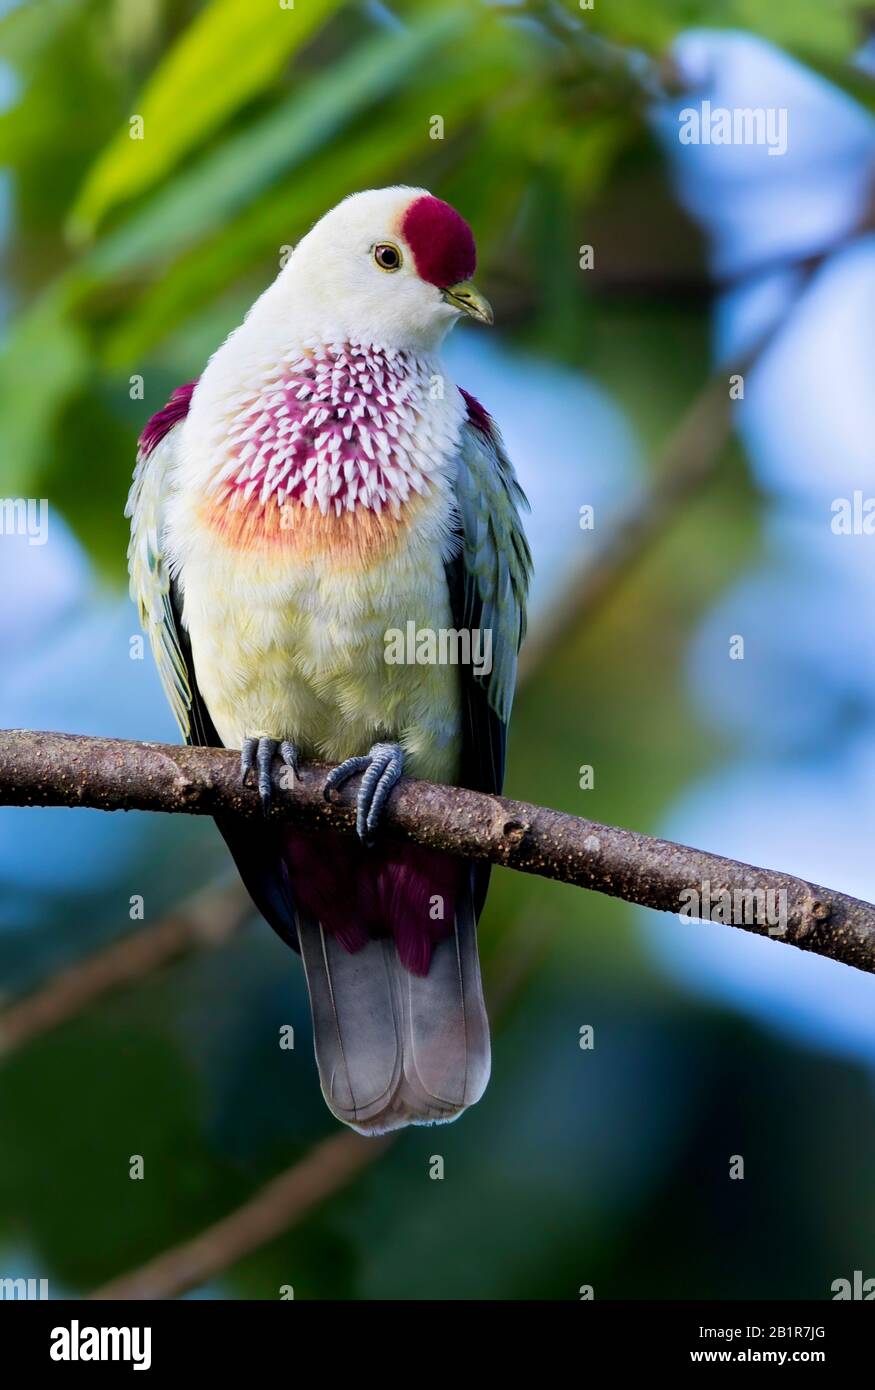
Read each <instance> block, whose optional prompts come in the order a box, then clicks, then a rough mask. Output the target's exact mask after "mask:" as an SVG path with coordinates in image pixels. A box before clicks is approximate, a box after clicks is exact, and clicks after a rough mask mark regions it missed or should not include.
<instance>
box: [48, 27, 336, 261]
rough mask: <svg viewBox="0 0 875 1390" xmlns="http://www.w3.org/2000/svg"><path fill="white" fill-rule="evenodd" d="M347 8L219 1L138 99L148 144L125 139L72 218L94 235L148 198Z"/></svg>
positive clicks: (120, 137) (115, 144)
mask: <svg viewBox="0 0 875 1390" xmlns="http://www.w3.org/2000/svg"><path fill="white" fill-rule="evenodd" d="M339 4H340V0H299V3H298V4H297V5H294V6H293V7H292V8H284V7H282V6H281V5H280V4H279V0H212V3H211V4H208V5H207V6H206V7H205V8H204V9H203V10H202V11H201V12H200V14H198V15H197V16H196V18H195V19H194V20H193V21H192V23H191V24H190V25H189V26H188V28H186V29H185V30H184V32H183V33H182V35H181V36H180V38H179V40H178V41H177V43H176V45H175V46H174V47H173V48H172V49H171V51H170V53H169V54H168V55H167V57H166V58H165V59H164V61H163V62H162V63H161V65H160V67H159V68H158V70H157V72H155V74H154V75H153V77H152V79H151V81H150V82H149V83H148V85H147V86H146V88H145V90H144V91H143V92H141V94H140V96H139V97H138V98H137V100H136V103H135V106H134V112H133V113H132V114H136V115H137V116H140V117H141V118H142V122H143V138H142V139H133V138H132V136H131V130H130V128H127V127H126V128H124V129H122V130H120V131H119V133H118V134H117V135H116V137H115V139H114V140H113V141H112V142H111V144H110V145H109V146H108V147H107V148H106V149H105V150H104V151H103V153H102V154H101V155H100V157H99V159H98V160H97V163H96V164H95V165H94V166H93V168H92V169H91V172H90V173H89V175H88V177H87V178H86V180H85V183H84V186H83V188H82V191H81V193H80V195H79V197H78V199H77V200H76V203H75V206H74V208H73V212H72V214H71V232H72V234H73V235H74V237H76V238H79V239H81V238H83V237H85V236H88V235H90V234H91V233H92V232H93V231H94V229H95V227H96V226H97V224H98V223H99V222H100V221H101V220H102V219H103V218H104V217H105V216H106V214H107V213H108V212H109V211H110V210H111V209H112V208H114V207H116V206H117V205H118V204H119V203H121V202H124V201H125V200H126V199H128V198H131V197H132V196H133V195H135V194H138V193H142V192H143V191H144V190H145V189H147V188H149V187H151V186H152V185H153V184H154V183H156V182H157V180H159V179H161V178H163V177H164V175H166V174H167V173H168V171H169V170H171V169H173V168H174V167H175V165H177V164H178V163H179V161H180V159H182V157H183V156H184V155H186V154H187V153H188V152H189V151H191V150H192V149H194V148H196V147H197V146H198V145H199V144H200V143H201V142H202V141H203V140H204V138H205V137H206V136H208V135H209V134H210V133H211V132H212V131H214V130H216V129H217V128H218V127H219V126H220V125H222V123H223V122H224V121H226V120H227V119H228V117H229V116H231V115H232V114H233V113H234V112H235V111H237V110H239V109H240V107H241V106H243V105H244V103H245V102H247V101H248V100H250V98H252V97H253V96H256V95H258V94H260V93H262V92H263V91H264V89H265V88H266V87H267V86H269V84H270V83H271V82H272V81H273V80H274V79H275V78H276V77H277V75H278V74H279V73H280V71H281V70H282V67H283V65H284V64H285V63H286V61H287V60H288V58H289V56H290V55H291V54H293V53H294V52H295V51H296V49H298V48H300V47H301V45H302V44H303V43H304V42H305V41H306V40H307V39H308V38H309V37H310V35H311V34H312V33H313V31H314V30H315V29H316V27H317V26H318V25H319V24H320V23H321V22H322V21H323V20H324V19H325V18H326V17H327V16H328V15H329V14H331V12H332V11H333V10H335V9H337V8H338V6H339Z"/></svg>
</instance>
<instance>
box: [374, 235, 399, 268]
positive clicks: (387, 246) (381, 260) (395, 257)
mask: <svg viewBox="0 0 875 1390" xmlns="http://www.w3.org/2000/svg"><path fill="white" fill-rule="evenodd" d="M374 260H375V261H376V262H377V265H378V266H379V267H380V269H381V270H399V269H400V267H401V252H400V251H399V250H398V247H397V246H394V245H393V244H392V242H391V241H381V242H380V243H379V244H378V245H377V246H375V247H374Z"/></svg>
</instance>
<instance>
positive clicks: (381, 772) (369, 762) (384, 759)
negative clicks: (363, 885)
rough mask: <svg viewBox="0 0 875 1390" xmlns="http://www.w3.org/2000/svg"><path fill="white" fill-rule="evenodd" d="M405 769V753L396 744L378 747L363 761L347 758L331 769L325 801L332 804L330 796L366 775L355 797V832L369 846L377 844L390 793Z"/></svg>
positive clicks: (375, 746) (327, 780) (378, 744)
mask: <svg viewBox="0 0 875 1390" xmlns="http://www.w3.org/2000/svg"><path fill="white" fill-rule="evenodd" d="M403 768H404V750H403V749H402V748H401V746H400V744H397V743H375V744H374V746H373V748H371V749H369V750H368V752H367V754H366V755H365V756H364V757H359V758H347V760H346V762H343V763H340V764H339V765H338V766H337V767H335V768H332V770H331V772H329V774H328V777H327V779H326V782H325V800H326V801H330V799H331V793H332V792H333V791H336V789H337V788H338V787H342V786H343V784H344V782H348V781H349V779H350V777H354V776H355V774H356V773H357V772H361V773H363V774H364V775H363V777H362V781H361V786H360V787H359V790H358V796H357V797H356V808H355V828H356V833H357V834H358V837H359V839H360V840H361V841H362V842H363V843H364V844H366V845H371V844H373V842H374V836H375V834H376V831H377V827H378V825H379V823H380V817H381V816H382V814H383V810H384V808H385V805H386V802H387V801H388V799H389V793H390V792H391V791H392V788H393V787H394V786H395V784H396V782H398V781H399V780H400V778H401V774H402V771H403Z"/></svg>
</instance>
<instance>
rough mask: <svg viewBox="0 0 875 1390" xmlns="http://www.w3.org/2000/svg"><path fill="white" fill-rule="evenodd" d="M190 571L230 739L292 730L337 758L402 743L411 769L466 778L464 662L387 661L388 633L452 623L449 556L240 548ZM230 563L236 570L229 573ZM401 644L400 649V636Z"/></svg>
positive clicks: (203, 658) (208, 668) (203, 654)
mask: <svg viewBox="0 0 875 1390" xmlns="http://www.w3.org/2000/svg"><path fill="white" fill-rule="evenodd" d="M218 569H219V573H218V575H217V560H216V557H215V555H213V556H212V557H211V562H210V565H209V568H208V569H204V570H203V572H199V567H198V566H197V565H193V566H191V567H190V568H189V570H188V572H187V574H186V581H185V617H186V622H187V626H188V629H189V636H190V638H191V643H192V655H193V658H194V667H195V673H196V677H197V682H198V686H199V688H200V691H201V694H202V696H203V698H204V700H205V702H206V705H207V708H208V710H209V712H210V715H211V717H212V719H213V722H214V724H215V726H216V729H217V731H218V733H219V736H220V737H221V739H222V741H223V743H224V744H225V745H226V746H228V747H232V748H239V747H240V745H241V743H242V740H243V739H244V737H251V736H259V737H261V736H265V737H269V738H275V739H289V740H291V741H292V742H294V743H296V744H297V745H298V746H299V747H300V749H301V751H302V753H303V754H304V756H305V757H307V756H309V757H315V758H322V759H325V760H327V761H331V762H337V761H340V760H342V759H343V758H346V757H350V756H352V755H354V754H360V753H364V752H366V751H367V749H368V748H369V747H370V746H371V744H372V743H374V742H376V741H379V740H388V741H393V742H399V743H400V744H401V745H402V746H403V748H404V749H405V752H406V755H407V756H406V760H405V761H406V770H407V771H408V772H409V773H410V775H411V776H416V777H424V778H428V779H430V780H435V781H444V782H452V781H455V780H456V779H457V777H458V758H459V744H460V733H459V729H460V698H459V668H458V667H457V666H454V665H450V664H446V663H445V664H440V663H435V664H428V663H426V664H416V663H408V662H406V661H401V662H400V663H399V662H397V661H395V662H388V661H387V660H386V656H387V642H386V634H387V632H390V631H391V630H393V629H396V630H401V631H402V632H403V631H406V629H407V624H408V623H409V622H411V621H412V622H413V623H415V624H416V627H417V628H418V629H424V628H428V629H433V630H440V629H441V628H443V629H449V628H451V627H452V617H451V613H450V605H449V595H448V592H447V588H446V582H445V578H444V571H443V563H442V561H441V559H440V556H439V555H436V554H433V553H432V554H422V553H419V554H416V555H415V556H413V555H410V556H407V557H406V558H405V559H404V560H395V561H393V562H392V564H391V565H388V566H385V567H381V568H380V570H379V573H375V572H370V573H365V574H357V575H350V574H348V573H347V574H345V575H337V574H335V573H333V572H332V568H331V565H330V564H329V563H328V562H326V561H322V562H316V563H312V564H310V565H307V566H306V567H301V568H300V570H297V571H295V572H292V573H290V572H288V571H287V570H286V569H285V568H281V567H280V566H278V565H277V564H274V563H262V562H258V561H256V560H253V559H243V560H241V557H240V556H239V555H238V556H233V555H231V554H229V556H228V558H227V561H226V562H225V561H220V562H218ZM222 571H225V573H224V575H223V574H222ZM389 651H390V654H392V655H395V656H397V654H398V653H397V645H396V648H395V649H394V650H393V648H392V647H390V648H389Z"/></svg>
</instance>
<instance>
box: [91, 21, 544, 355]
mask: <svg viewBox="0 0 875 1390" xmlns="http://www.w3.org/2000/svg"><path fill="white" fill-rule="evenodd" d="M526 64H527V58H526V54H525V52H524V50H522V49H521V48H520V47H519V46H518V45H517V44H516V43H515V42H512V43H508V44H504V45H502V46H500V47H498V46H493V47H491V48H487V47H485V46H483V45H474V44H465V45H454V47H453V52H452V54H446V55H441V56H439V57H438V58H437V59H435V60H433V61H430V62H429V63H428V65H427V68H426V70H425V71H424V72H422V73H421V75H420V76H419V78H418V79H417V81H416V83H415V84H414V85H413V86H412V87H411V86H410V85H405V86H404V88H403V89H402V90H401V91H400V92H399V93H398V95H397V96H396V97H395V98H393V99H392V100H391V101H389V102H387V103H384V104H383V105H382V106H381V107H380V108H379V110H377V111H374V112H372V113H371V115H370V116H369V119H368V120H367V121H363V122H359V123H358V124H357V125H356V127H355V129H354V130H352V131H349V132H347V133H346V134H345V136H344V138H343V139H342V140H340V141H335V142H332V143H331V144H330V145H329V146H328V147H327V148H322V149H320V150H319V151H318V153H316V154H315V155H313V156H312V157H311V158H310V159H308V160H307V161H305V163H304V164H303V165H302V166H301V167H300V169H299V170H298V171H297V173H296V176H295V179H294V181H291V180H284V181H281V182H280V183H279V184H278V185H277V186H276V187H272V188H270V189H269V190H268V191H267V192H265V193H264V194H263V195H262V197H261V198H259V199H257V200H256V201H255V202H253V203H251V204H249V205H248V206H246V207H245V208H244V209H243V210H242V211H241V212H240V213H239V214H238V215H237V217H236V218H235V219H234V220H233V221H232V222H230V223H227V222H226V223H224V224H223V225H221V227H220V228H219V229H218V230H217V231H216V232H215V233H214V235H213V236H211V237H209V238H208V239H207V240H205V241H203V242H201V243H200V244H199V245H198V246H197V247H196V248H195V249H194V250H191V251H189V252H187V253H186V254H184V255H183V256H181V257H180V258H179V259H178V260H177V261H176V262H175V264H174V265H173V266H171V267H170V268H169V269H168V270H166V271H165V272H164V273H162V274H161V276H160V278H158V279H157V280H156V281H155V282H154V283H150V284H148V285H147V286H146V287H145V288H144V290H143V293H142V295H141V297H140V300H139V302H138V303H137V304H135V305H134V306H133V307H132V308H131V309H130V311H129V312H127V313H126V314H124V315H123V317H122V318H121V320H120V322H119V323H118V326H117V327H116V328H113V329H111V330H110V332H109V334H108V336H107V337H106V338H105V340H104V345H103V350H102V354H101V355H102V358H103V361H104V363H105V364H106V365H108V366H109V367H110V368H112V369H116V370H120V369H123V368H126V367H129V366H131V365H133V364H136V363H138V362H140V361H142V358H143V356H144V354H146V353H148V352H149V351H150V349H152V348H153V347H154V346H155V344H156V343H157V342H161V341H162V340H164V339H166V336H167V335H168V334H170V333H172V332H173V331H174V329H175V328H176V327H177V326H178V325H179V324H180V323H182V322H184V321H185V320H186V319H187V318H188V317H189V316H190V315H191V314H192V312H194V311H196V310H197V309H198V308H199V307H200V306H201V305H203V304H205V303H207V302H208V301H209V300H210V299H211V298H212V297H213V296H220V295H223V294H224V292H225V290H226V289H227V287H228V284H229V282H234V281H235V280H237V279H239V277H240V276H241V275H245V274H247V273H248V272H250V271H252V270H253V268H254V269H255V271H256V273H257V274H258V276H259V277H261V276H263V273H264V268H265V263H267V268H268V270H269V265H270V263H272V264H273V265H274V266H275V267H276V268H277V269H278V268H279V267H278V262H277V257H278V255H279V252H280V248H281V247H282V246H284V245H288V244H290V243H294V242H295V241H296V240H297V238H298V237H299V236H300V235H302V234H303V232H305V231H306V230H307V228H308V227H309V226H310V225H312V223H313V222H314V221H315V220H316V218H317V217H319V216H321V215H322V213H324V212H325V211H326V210H327V209H328V208H330V207H332V206H333V204H334V203H336V202H338V201H339V200H340V199H341V198H342V197H344V196H345V194H347V193H349V191H350V177H351V174H350V171H351V170H355V178H356V180H357V182H358V185H359V186H367V187H378V186H379V185H380V184H382V183H387V182H391V181H392V180H393V178H395V177H397V176H398V175H399V174H403V175H404V176H405V177H408V176H409V175H410V172H411V164H412V163H413V162H414V161H415V160H417V158H419V159H425V158H427V157H429V156H434V155H435V154H436V152H437V150H438V148H439V144H438V143H437V142H434V141H432V140H431V139H430V138H429V125H428V118H429V116H430V115H431V113H433V112H435V111H440V113H441V115H442V116H443V118H444V122H445V128H446V132H447V138H448V139H458V138H459V137H460V136H465V138H466V141H467V139H469V138H470V134H469V132H470V125H471V122H472V120H473V119H479V120H481V121H483V122H484V125H485V130H486V131H487V132H489V133H492V132H494V131H495V130H496V126H498V127H499V128H503V126H504V124H505V123H506V122H507V119H508V116H509V115H510V114H511V113H512V112H514V111H515V110H516V108H517V107H518V106H519V105H520V103H521V102H522V101H523V100H524V97H525V95H526V93H527V91H528V88H527V86H526V83H525V79H526V77H527V76H530V75H531V70H530V64H528V71H527V67H526ZM499 92H504V93H508V92H509V93H510V96H509V97H508V96H505V98H504V102H503V107H502V112H501V114H500V116H499V117H498V118H497V119H496V112H495V104H494V99H495V96H496V94H497V93H499ZM487 114H488V116H489V120H488V121H487ZM519 123H520V118H519V116H518V115H517V116H516V117H515V119H514V125H513V134H511V133H510V132H509V133H508V137H507V141H506V144H507V146H508V148H510V147H511V146H513V148H515V149H516V148H518V143H517V135H516V131H517V127H518V125H519ZM481 145H482V137H481V140H480V141H475V142H474V144H473V149H472V151H471V156H470V157H475V156H476V152H477V150H479V149H480V148H481ZM486 157H487V158H489V159H490V160H491V154H490V151H489V150H487V151H486ZM507 173H508V170H507V168H505V167H502V169H493V167H492V162H490V164H489V167H488V169H486V168H484V169H481V170H480V175H479V180H478V182H479V185H482V189H483V197H482V199H480V198H479V197H477V196H473V198H472V194H471V192H469V196H468V198H467V199H466V201H465V202H464V203H463V204H462V205H463V206H464V207H465V210H466V212H467V213H468V214H469V216H471V217H474V216H475V213H477V209H478V208H479V209H480V211H479V213H477V231H478V237H479V236H480V235H481V234H482V233H483V229H484V225H485V219H486V217H487V215H490V216H491V214H492V213H493V212H494V211H496V210H499V211H500V209H501V208H502V206H504V201H505V200H504V199H503V198H502V196H501V195H502V193H503V186H504V180H505V178H506V176H507ZM479 191H480V190H479V188H478V189H475V190H473V193H474V195H476V194H477V193H479ZM208 317H211V316H210V315H208ZM231 326H233V325H231ZM207 331H208V330H207ZM226 331H227V329H226ZM214 346H215V343H213V344H212V345H211V347H214ZM195 365H197V364H193V366H192V370H193V369H194V366H195Z"/></svg>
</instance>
